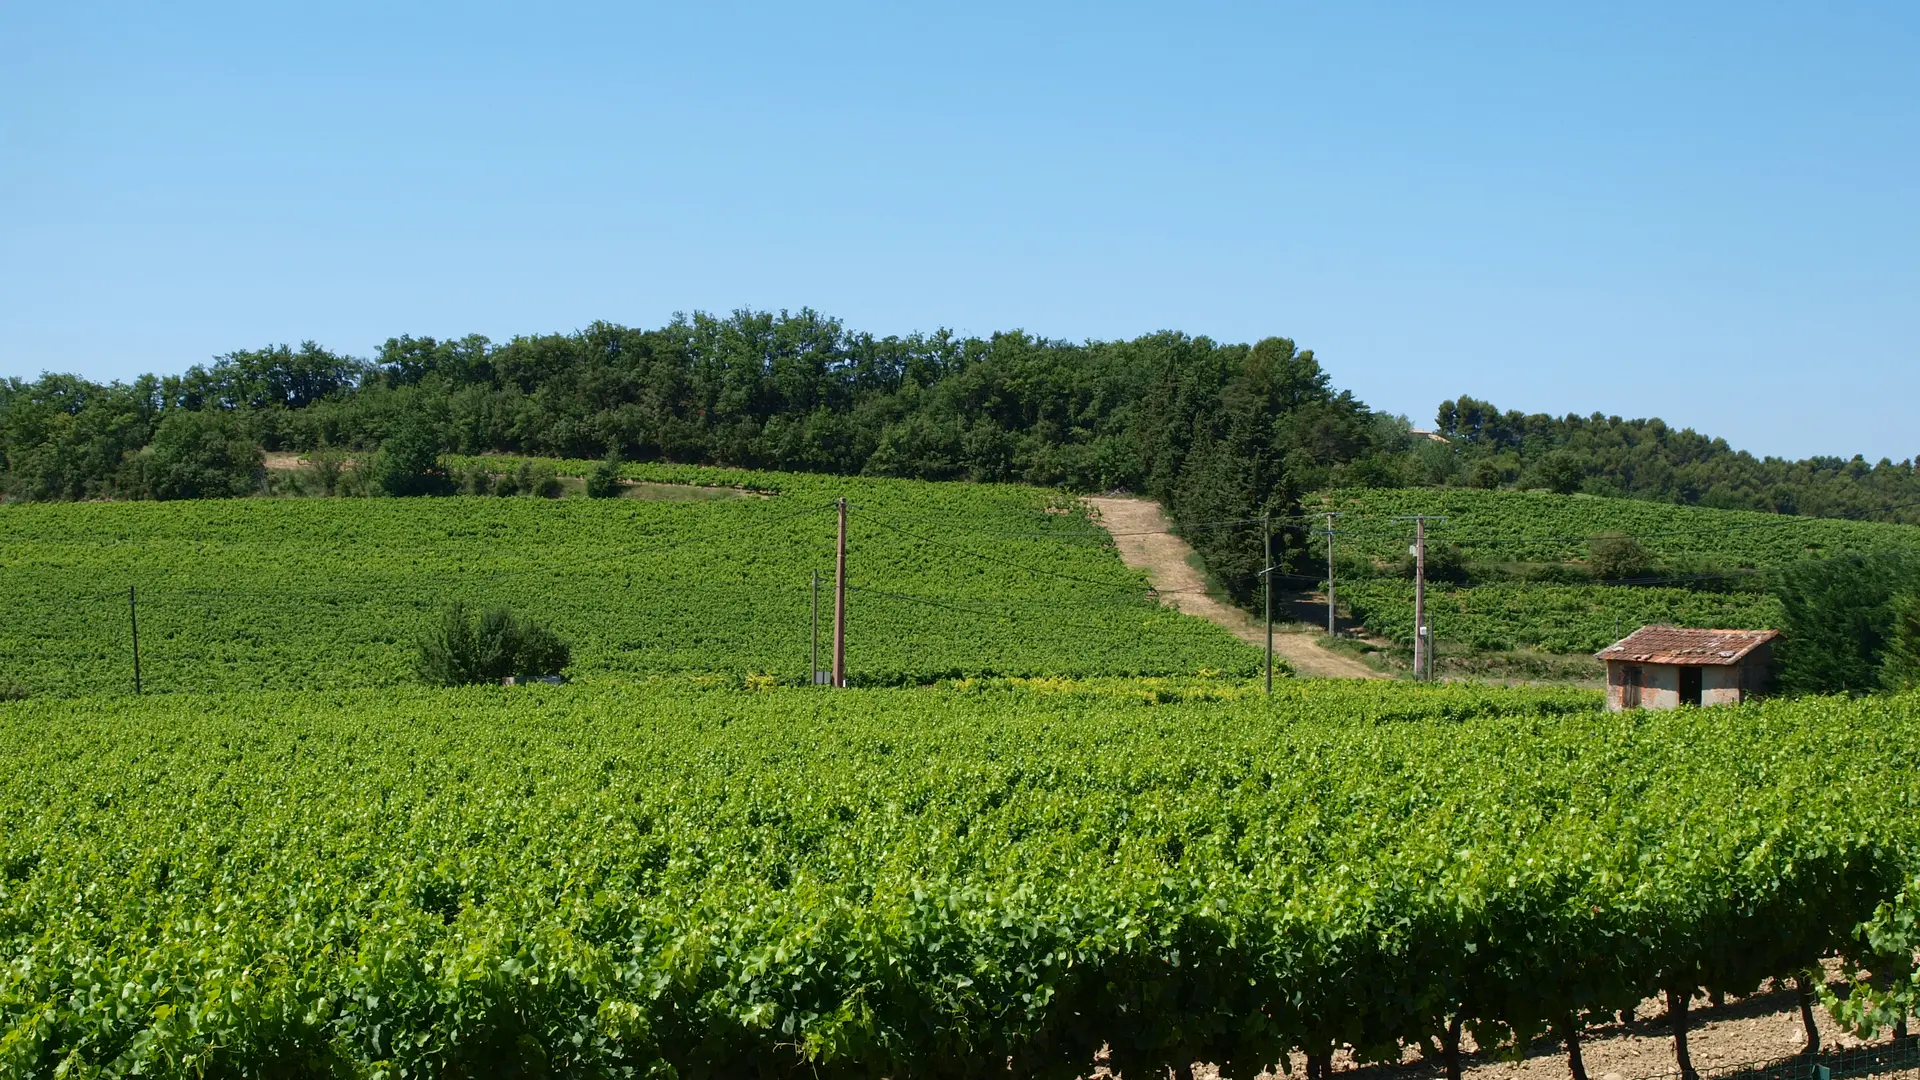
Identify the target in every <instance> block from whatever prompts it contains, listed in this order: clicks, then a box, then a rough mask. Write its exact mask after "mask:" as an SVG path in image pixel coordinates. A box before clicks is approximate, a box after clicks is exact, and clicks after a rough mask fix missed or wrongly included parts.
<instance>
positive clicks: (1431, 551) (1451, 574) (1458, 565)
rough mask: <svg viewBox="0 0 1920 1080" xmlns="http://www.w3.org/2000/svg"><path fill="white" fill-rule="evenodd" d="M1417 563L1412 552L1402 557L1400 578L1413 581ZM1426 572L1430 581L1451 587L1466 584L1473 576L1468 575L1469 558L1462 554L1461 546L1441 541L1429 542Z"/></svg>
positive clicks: (1399, 570)
mask: <svg viewBox="0 0 1920 1080" xmlns="http://www.w3.org/2000/svg"><path fill="white" fill-rule="evenodd" d="M1417 561H1418V560H1416V559H1415V558H1414V557H1413V552H1412V551H1411V550H1409V551H1408V552H1407V554H1405V555H1403V556H1401V557H1400V562H1399V568H1398V573H1399V576H1401V577H1403V578H1406V579H1408V580H1412V579H1413V572H1414V567H1415V563H1416V562H1417ZM1426 572H1427V580H1428V581H1431V582H1443V583H1446V584H1451V585H1460V584H1465V583H1466V581H1467V579H1468V578H1469V577H1470V576H1471V575H1470V574H1469V573H1468V567H1467V558H1466V556H1465V555H1463V554H1462V553H1461V551H1460V548H1459V546H1458V545H1456V544H1449V543H1447V542H1445V541H1441V540H1429V541H1427V566H1426Z"/></svg>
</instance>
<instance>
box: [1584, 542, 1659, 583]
mask: <svg viewBox="0 0 1920 1080" xmlns="http://www.w3.org/2000/svg"><path fill="white" fill-rule="evenodd" d="M1587 569H1588V570H1589V571H1591V572H1592V574H1593V576H1594V577H1595V578H1596V579H1598V580H1600V581H1621V580H1624V579H1627V578H1636V577H1645V576H1647V575H1648V574H1650V573H1652V572H1653V569H1654V563H1653V556H1652V555H1650V554H1648V552H1647V549H1646V548H1644V547H1641V546H1640V541H1638V540H1636V539H1634V538H1633V537H1631V536H1628V535H1627V534H1625V533H1601V534H1600V535H1599V536H1596V537H1594V538H1593V539H1592V540H1589V541H1588V542H1587Z"/></svg>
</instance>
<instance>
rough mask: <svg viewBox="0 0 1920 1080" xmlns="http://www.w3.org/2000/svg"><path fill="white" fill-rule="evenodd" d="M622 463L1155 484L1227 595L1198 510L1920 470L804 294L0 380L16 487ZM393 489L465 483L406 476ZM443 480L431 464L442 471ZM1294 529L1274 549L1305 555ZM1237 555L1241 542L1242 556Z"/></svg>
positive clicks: (1252, 512) (1867, 503)
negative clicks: (471, 460)
mask: <svg viewBox="0 0 1920 1080" xmlns="http://www.w3.org/2000/svg"><path fill="white" fill-rule="evenodd" d="M395 439H399V440H402V441H404V443H405V449H406V453H405V455H400V454H398V453H389V454H387V455H386V458H385V460H386V461H387V463H388V465H389V466H391V463H392V462H393V461H396V460H399V459H400V458H401V457H402V456H404V457H406V458H408V459H414V460H418V459H421V458H422V457H423V455H424V457H425V460H427V461H431V457H432V454H433V453H434V452H436V451H437V452H440V453H459V454H484V453H490V452H500V453H512V454H523V455H542V456H557V457H569V458H600V457H603V456H608V455H611V456H614V457H617V458H619V459H622V460H627V461H650V460H653V461H670V462H687V463H703V464H717V465H732V466H745V467H753V468H764V469H777V470H793V471H806V472H825V473H838V474H849V475H851V474H865V475H876V476H897V477H914V478H921V479H932V480H974V481H1019V482H1026V483H1033V484H1044V485H1058V486H1062V487H1066V488H1069V489H1073V490H1079V491H1096V490H1109V489H1114V488H1125V489H1129V490H1132V491H1136V492H1140V493H1143V494H1147V495H1150V496H1153V497H1155V498H1157V499H1160V500H1161V501H1162V502H1163V503H1165V504H1166V505H1167V506H1168V507H1169V508H1170V509H1171V511H1172V512H1173V514H1174V516H1175V518H1176V520H1177V521H1179V522H1181V523H1182V524H1183V525H1184V526H1186V527H1188V531H1189V532H1190V534H1191V536H1192V538H1193V539H1194V541H1195V543H1196V546H1197V547H1199V548H1200V550H1201V553H1202V555H1203V556H1204V557H1206V558H1207V561H1208V565H1209V566H1210V567H1211V568H1213V569H1214V571H1215V573H1216V574H1218V575H1219V577H1220V578H1221V579H1222V581H1223V582H1224V583H1225V584H1226V585H1227V587H1228V589H1229V590H1230V591H1231V592H1233V593H1235V594H1236V595H1237V596H1239V597H1241V598H1245V597H1246V596H1248V595H1250V594H1251V592H1252V590H1253V589H1254V587H1255V581H1254V578H1253V576H1252V575H1253V571H1254V570H1255V569H1257V567H1258V561H1259V552H1258V550H1257V547H1256V546H1255V545H1252V544H1249V543H1247V539H1246V537H1245V536H1239V537H1238V539H1236V540H1231V541H1229V540H1227V539H1224V537H1227V536H1235V535H1236V532H1235V531H1234V530H1216V531H1217V532H1219V534H1220V536H1221V537H1222V539H1219V540H1214V539H1212V538H1211V536H1210V534H1209V532H1208V530H1206V529H1205V527H1204V526H1203V525H1202V524H1201V523H1204V522H1209V521H1217V520H1222V519H1240V518H1247V517H1256V516H1259V515H1261V514H1265V513H1272V514H1275V515H1286V514H1288V513H1290V512H1293V511H1294V510H1296V509H1297V507H1298V505H1299V499H1300V497H1301V496H1302V495H1303V494H1305V493H1307V492H1310V491H1313V490H1316V489H1319V488H1324V487H1328V486H1333V485H1338V486H1344V487H1424V486H1461V487H1482V488H1499V487H1504V488H1541V489H1547V490H1552V491H1559V492H1588V493H1592V494H1596V495H1612V496H1627V497H1632V498H1639V499H1654V500H1660V501H1667V502H1676V503H1689V504H1699V505H1705V506H1713V507H1722V508H1742V509H1757V510H1767V511H1773V512H1778V513H1800V514H1815V515H1825V516H1845V517H1857V518H1863V519H1870V520H1887V521H1906V522H1920V477H1916V475H1915V463H1914V462H1913V461H1911V460H1909V461H1903V462H1893V461H1886V460H1883V461H1881V462H1879V463H1878V464H1869V463H1867V462H1866V461H1864V460H1863V459H1861V458H1859V457H1854V458H1852V459H1842V458H1837V457H1835V458H1813V459H1808V460H1805V461H1784V460H1781V459H1777V458H1756V457H1754V456H1753V455H1751V454H1748V453H1745V452H1743V451H1737V450H1734V449H1733V448H1731V447H1729V446H1728V445H1727V444H1726V442H1725V441H1724V440H1721V439H1715V438H1709V437H1707V436H1704V435H1700V434H1697V433H1695V432H1693V431H1690V430H1675V429H1673V428H1670V427H1669V426H1667V425H1666V424H1664V423H1663V422H1661V421H1660V420H1657V419H1639V420H1624V419H1622V418H1620V417H1608V416H1601V415H1599V414H1595V415H1593V416H1588V417H1582V416H1576V415H1569V416H1565V417H1552V416H1546V415H1540V414H1535V415H1523V414H1521V413H1518V412H1513V411H1505V412H1503V411H1501V410H1499V409H1498V408H1496V407H1495V406H1494V405H1492V404H1491V403H1488V402H1485V401H1480V400H1478V399H1475V398H1471V397H1461V398H1459V399H1457V400H1454V401H1448V402H1444V403H1442V404H1441V405H1440V407H1439V409H1438V413H1437V416H1436V418H1435V426H1434V430H1433V432H1432V433H1425V432H1420V431H1414V430H1412V429H1411V427H1410V425H1409V423H1408V422H1407V421H1406V420H1405V419H1402V418H1399V417H1393V416H1388V415H1383V414H1379V413H1376V412H1374V411H1372V410H1370V409H1369V408H1368V407H1367V406H1366V405H1365V404H1364V403H1363V402H1361V401H1359V400H1357V399H1356V398H1355V397H1354V396H1353V395H1352V394H1351V393H1350V392H1348V391H1344V390H1340V389H1338V388H1336V387H1335V386H1334V385H1333V382H1332V379H1331V378H1330V376H1329V374H1328V373H1327V372H1326V371H1325V370H1324V369H1323V368H1322V367H1321V365H1320V363H1319V361H1318V360H1317V359H1316V357H1315V356H1314V354H1313V352H1312V350H1309V349H1303V348H1300V347H1298V346H1297V345H1296V344H1295V343H1294V342H1293V341H1291V340H1289V339H1287V338H1282V337H1270V338H1266V339H1264V340H1261V341H1259V342H1255V343H1252V344H1229V343H1222V342H1216V341H1214V340H1212V339H1210V338H1207V337H1194V336H1189V335H1187V334H1183V333H1176V332H1171V331H1168V332H1162V333H1155V334H1148V335H1145V336H1143V337H1139V338H1135V339H1133V340H1130V341H1085V342H1069V341H1061V340H1053V339H1048V338H1042V337H1037V336H1034V335H1031V334H1028V333H1025V332H1023V331H1008V332H1004V333H996V334H993V335H990V336H987V337H963V336H959V335H955V334H953V333H951V332H948V331H944V330H943V331H939V332H936V333H933V334H914V335H909V336H905V337H898V336H889V337H880V336H876V335H873V334H870V333H863V332H859V331H854V330H849V329H848V328H846V327H845V326H843V325H842V324H841V323H840V322H839V321H838V320H835V319H832V318H828V317H826V316H824V315H821V314H819V313H817V312H814V311H811V310H805V309H802V310H800V311H798V312H787V311H782V312H780V313H778V314H773V313H770V312H758V311H737V312H734V313H733V314H731V315H728V316H715V315H708V314H701V313H696V314H693V315H690V316H681V317H676V318H675V319H674V320H673V321H671V322H669V323H668V324H667V325H665V326H661V327H657V328H654V329H637V328H631V327H625V326H619V325H616V324H612V323H595V324H593V325H592V326H589V327H587V328H586V329H584V330H580V331H578V332H575V333H567V334H558V333H556V334H543V335H531V336H522V337H516V338H514V339H513V340H511V341H507V342H504V343H496V342H493V341H490V340H488V339H487V338H485V337H482V336H478V335H470V336H467V337H464V338H459V339H451V340H439V339H435V338H431V337H411V336H404V335H403V336H400V337H395V338H391V339H389V340H388V341H387V342H386V343H385V344H384V345H383V346H381V348H380V350H379V353H378V354H377V355H376V356H373V357H371V358H360V357H352V356H347V355H344V354H340V353H336V352H333V351H330V350H328V349H325V348H322V347H321V346H319V345H317V344H315V343H313V342H306V343H303V344H302V345H300V346H299V347H297V348H295V347H291V346H287V345H276V346H270V347H267V348H262V349H255V350H242V351H236V352H231V353H228V354H226V355H224V356H220V357H218V358H216V359H215V360H214V361H213V362H212V363H211V364H209V365H196V366H194V367H191V368H189V369H188V370H187V371H186V372H185V373H183V374H179V375H166V376H158V375H146V376H142V377H140V378H138V379H135V380H134V381H132V382H131V383H120V382H115V383H109V384H104V385H103V384H99V383H93V382H89V381H87V380H85V379H81V378H79V377H77V376H73V375H56V374H48V375H43V376H42V377H40V378H39V379H37V380H34V381H31V382H29V381H25V380H21V379H18V378H12V379H7V380H4V381H0V494H3V495H4V496H5V497H6V498H10V499H28V500H58V499H83V498H174V497H208V496H219V495H232V494H245V493H247V492H250V491H254V490H258V489H259V486H260V484H261V478H262V469H261V465H260V460H261V459H260V457H259V454H258V453H257V452H255V450H256V448H257V449H258V450H264V451H297V452H302V453H309V454H311V453H314V452H317V451H322V450H326V451H337V452H346V453H355V452H359V453H370V452H372V451H376V450H379V449H381V448H382V447H383V446H384V445H386V444H387V443H388V442H389V441H390V440H395ZM408 477H409V479H408V481H407V482H406V483H404V484H402V483H395V484H393V485H384V486H383V485H382V484H379V483H373V484H370V485H369V488H370V489H371V490H388V491H391V492H393V493H403V492H408V491H417V492H432V491H436V490H448V487H447V486H446V485H435V484H433V483H430V482H426V481H425V480H421V478H420V477H419V476H418V469H417V468H416V469H414V470H413V471H412V472H411V473H409V474H408ZM427 479H428V480H430V479H431V478H427ZM1304 542H1305V537H1304V535H1300V536H1297V537H1294V538H1292V539H1290V540H1284V541H1283V544H1282V552H1283V554H1284V555H1287V556H1289V557H1291V556H1292V555H1293V554H1294V553H1295V552H1298V551H1301V550H1302V548H1303V545H1304ZM1243 548H1244V550H1242V549H1243Z"/></svg>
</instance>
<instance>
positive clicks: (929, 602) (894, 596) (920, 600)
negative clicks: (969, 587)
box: [847, 585, 1143, 632]
mask: <svg viewBox="0 0 1920 1080" xmlns="http://www.w3.org/2000/svg"><path fill="white" fill-rule="evenodd" d="M847 590H848V591H849V592H857V593H865V594H867V595H869V596H882V597H886V598H887V599H889V600H900V601H904V602H905V603H909V604H920V605H922V606H925V607H932V608H942V609H944V610H947V611H957V612H961V613H962V614H966V615H982V616H986V617H987V618H992V619H1004V620H1006V621H1008V622H1020V623H1027V622H1039V621H1041V620H1039V619H1035V618H1032V617H1030V616H1025V615H1015V614H1013V613H1012V612H1011V611H992V610H989V609H986V608H974V607H963V606H961V605H959V604H949V603H947V602H945V601H942V600H934V599H931V598H929V597H925V596H909V595H907V594H905V593H896V592H887V591H885V590H883V589H874V588H869V587H867V586H864V585H848V586H847ZM1081 606H1082V607H1093V606H1095V605H1090V604H1088V605H1081ZM1133 610H1135V611H1141V610H1143V609H1137V608H1136V609H1133ZM1045 622H1046V624H1047V625H1048V626H1071V627H1076V628H1078V629H1083V630H1100V631H1103V632H1112V631H1113V630H1115V629H1125V628H1124V627H1115V626H1114V625H1112V624H1101V623H1089V622H1074V621H1067V620H1061V619H1047V620H1045Z"/></svg>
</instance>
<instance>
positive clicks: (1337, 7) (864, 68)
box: [0, 2, 1920, 458]
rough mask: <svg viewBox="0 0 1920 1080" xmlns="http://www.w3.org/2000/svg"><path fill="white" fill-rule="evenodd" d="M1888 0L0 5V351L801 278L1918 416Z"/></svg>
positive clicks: (887, 307) (1409, 401)
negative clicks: (1795, 0) (1779, 1)
mask: <svg viewBox="0 0 1920 1080" xmlns="http://www.w3.org/2000/svg"><path fill="white" fill-rule="evenodd" d="M1916 58H1920V4H1914V3H1911V2H1900V3H1882V4H1866V3H1861V4H1814V3H1808V4H1804V5H1800V6H1792V7H1789V6H1778V5H1772V4H1765V3H1725V4H1713V3H1690V4H1671V3H1646V4H1631V5H1624V4H1623V5H1612V4H1606V5H1566V4H1538V3H1527V4H1511V5H1495V4H1428V3H1418V4H1414V3H1409V4H1405V5H1389V4H1371V5H1369V4H1333V3H1328V4H1320V5H1315V6H1311V7H1309V6H1293V5H1284V4H1247V5H1210V4H1198V3H1186V4H1163V5H1139V4H1116V3H1108V4H1091V3H1088V4H1075V5H1044V4H1032V3H1019V4H1004V5H1003V4H996V3H980V2H973V3H967V4H955V5H941V6H936V5H927V4H897V3H890V4H879V3H875V4H870V5H856V4H831V5H829V4H817V5H771V4H769V5H745V4H741V5H726V4H720V3H699V4H693V3H684V4H677V5H672V6H660V7H650V6H646V5H638V4H607V5H604V6H595V5H579V4H560V3H554V4H537V5H536V4H525V5H492V4H477V3H476V4H458V5H456V4H444V5H443V4H425V3H422V4H411V5H406V4H389V3H382V4H360V3H349V2H333V3H326V4H311V5H291V4H286V5H283V4H270V5H262V4H244V5H242V4H235V5H232V6H226V7H223V6H214V5H204V4H190V3H183V4H172V5H156V4H127V5H102V4H85V3H72V4H64V3H61V4H53V3H44V4H34V3H15V4H7V5H5V6H4V7H3V8H0V375H21V376H32V375H36V374H38V373H39V372H40V371H41V370H43V369H50V370H56V371H75V372H79V373H81V374H84V375H88V376H91V377H95V378H126V377H130V376H132V375H134V374H137V373H139V372H142V371H149V370H152V371H178V370H180V369H183V368H185V367H186V366H187V365H189V364H193V363H197V362H203V361H206V360H207V359H208V358H210V357H211V356H213V355H214V354H216V353H221V352H226V351H228V350H231V349H236V348H249V347H255V346H259V345H262V344H265V343H269V342H278V341H289V342H297V341H299V340H302V339H306V338H312V339H314V340H317V341H319V342H321V343H322V344H325V345H327V346H329V347H332V348H336V349H341V350H345V351H348V352H352V353H356V354H359V355H368V354H370V353H372V352H373V350H374V349H375V348H377V346H378V345H379V343H380V342H381V341H382V340H384V339H385V338H387V337H389V336H392V335H397V334H401V333H411V334H415V335H423V334H430V335H435V336H447V335H458V334H465V333H470V332H479V333H484V334H487V335H489V336H492V337H494V338H496V339H503V338H507V337H511V336H512V335H514V334H516V333H529V332H544V331H551V330H571V329H574V328H577V327H580V326H583V325H585V324H587V323H588V322H591V321H593V320H595V319H606V320H611V321H616V322H622V323H627V324H631V325H657V324H659V323H661V322H663V321H665V320H666V319H668V318H669V317H670V316H671V315H672V313H673V312H675V311H688V310H694V309H705V310H711V311H726V310H730V309H732V308H736V307H741V306H752V307H756V308H782V307H787V308H798V307H802V306H811V307H814V308H816V309H818V310H821V311H824V312H827V313H829V314H832V315H835V316H838V317H840V318H841V319H843V320H845V321H846V322H847V324H848V325H850V326H852V327H856V328H861V329H870V330H873V331H876V332H879V333H896V332H898V333H904V332H908V331H912V330H915V329H921V330H931V329H934V328H937V327H940V326H950V327H953V328H956V329H959V330H962V331H968V332H988V331H992V330H996V329H1005V328H1013V327H1022V328H1025V329H1027V330H1030V331H1032V332H1035V333H1039V334H1044V335H1047V336H1051V337H1062V338H1075V339H1077V338H1089V337H1094V338H1112V337H1128V336H1133V335H1136V334H1140V333H1143V332H1147V331H1152V330H1157V329H1165V328H1173V329H1179V330H1184V331H1187V332H1189V333H1194V334H1207V335H1209V336H1212V337H1214V338H1217V339H1223V340H1240V341H1247V340H1253V339H1256V338H1259V337H1262V336H1266V335H1269V334H1284V335H1287V336H1291V337H1293V338H1295V339H1296V340H1297V341H1299V342H1300V343H1301V344H1303V345H1305V346H1308V347H1311V348H1313V349H1314V350H1316V352H1317V353H1318V354H1319V356H1320V357H1321V359H1322V361H1323V362H1324V363H1325V364H1326V366H1327V367H1328V368H1329V369H1330V370H1331V371H1332V373H1333V376H1334V379H1335V381H1336V383H1337V384H1338V385H1341V386H1345V387H1350V388H1352V389H1353V390H1354V391H1356V392H1357V393H1358V394H1359V395H1360V396H1361V397H1362V398H1363V399H1365V400H1366V401H1368V402H1369V403H1371V404H1373V405H1374V406H1375V407H1377V408H1382V409H1385V410H1388V411H1392V412H1401V413H1405V414H1407V415H1408V416H1410V417H1412V418H1413V419H1414V420H1415V421H1416V422H1419V421H1424V420H1427V419H1430V418H1431V417H1432V415H1433V410H1434V406H1435V404H1436V403H1437V402H1439V401H1440V400H1441V399H1442V398H1445V397H1452V396H1455V395H1458V394H1461V393H1471V394H1474V395H1476V396H1479V397H1483V398H1488V399H1491V400H1493V401H1495V402H1497V403H1499V404H1500V405H1502V406H1503V407H1508V408H1519V409H1524V410H1527V411H1530V412H1531V411H1547V412H1554V413H1561V412H1567V411H1578V412H1583V413H1585V412H1591V411H1594V410H1599V411H1603V412H1609V413H1619V414H1623V415H1628V416H1643V415H1660V416H1663V417H1665V418H1667V419H1668V420H1669V421H1670V422H1672V423H1674V424H1676V425H1684V426H1691V427H1694V428H1696V429H1698V430H1702V431H1705V432H1709V433H1712V434H1720V435H1724V436H1726V437H1727V438H1728V439H1729V440H1730V441H1731V442H1733V443H1734V444H1735V445H1736V446H1741V447H1745V448H1748V449H1751V450H1754V451H1755V452H1759V453H1774V454H1783V455H1788V456H1795V457H1797V456H1802V455H1807V454H1815V453H1833V454H1847V455H1851V454H1853V453H1856V452H1858V453H1865V454H1867V455H1868V456H1869V457H1870V458H1878V457H1880V456H1882V455H1887V456H1892V457H1895V458H1905V457H1909V456H1912V455H1915V454H1920V427H1917V426H1916V424H1915V422H1914V418H1915V414H1916V405H1917V404H1920V254H1917V253H1920V243H1916V242H1917V241H1920V59H1916Z"/></svg>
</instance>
